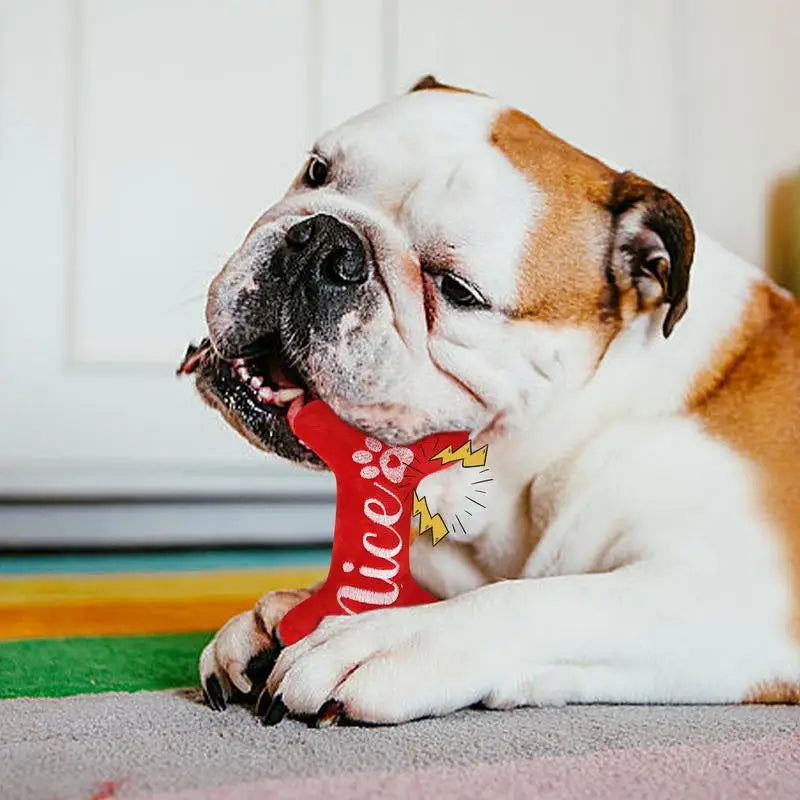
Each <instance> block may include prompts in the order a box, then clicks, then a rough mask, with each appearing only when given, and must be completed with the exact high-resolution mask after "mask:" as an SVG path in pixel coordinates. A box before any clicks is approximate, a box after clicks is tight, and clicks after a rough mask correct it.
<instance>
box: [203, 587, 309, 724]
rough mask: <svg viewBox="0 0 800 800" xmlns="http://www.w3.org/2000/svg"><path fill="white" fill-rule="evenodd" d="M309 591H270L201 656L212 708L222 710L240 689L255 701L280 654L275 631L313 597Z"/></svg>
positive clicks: (231, 622) (227, 626) (228, 624)
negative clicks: (273, 635)
mask: <svg viewBox="0 0 800 800" xmlns="http://www.w3.org/2000/svg"><path fill="white" fill-rule="evenodd" d="M310 594H311V592H310V591H309V590H308V589H297V590H294V591H281V592H269V593H268V594H265V595H264V597H262V598H261V599H260V600H259V601H258V603H256V606H255V608H254V609H251V610H250V611H245V612H243V613H242V614H237V615H236V616H235V617H233V618H232V619H229V620H228V621H227V622H226V623H225V625H223V626H222V628H220V629H219V631H218V632H217V635H216V636H215V637H214V638H213V639H212V640H211V641H210V642H209V643H208V644H207V645H206V647H205V649H204V650H203V652H202V654H201V655H200V683H201V685H202V687H203V696H204V697H205V699H206V702H207V703H208V705H209V706H211V708H213V709H214V710H215V711H220V710H222V709H224V708H225V705H226V703H227V701H228V700H230V699H231V697H232V696H233V695H234V693H235V691H236V690H238V692H240V693H241V694H242V695H244V696H245V697H246V698H251V699H252V698H254V697H255V696H256V693H257V692H258V691H259V690H260V689H261V687H263V686H264V683H265V682H266V680H267V676H268V675H269V673H270V670H271V669H272V667H273V665H274V663H275V659H276V658H277V655H278V649H279V648H278V646H277V643H276V642H275V641H274V639H273V638H272V632H273V631H274V630H275V627H276V626H277V624H278V623H279V622H280V621H281V620H282V619H283V617H284V615H285V614H286V613H287V612H288V611H290V610H291V609H292V608H294V607H295V606H296V605H297V604H298V603H300V602H302V601H303V600H305V599H306V598H307V597H309V596H310Z"/></svg>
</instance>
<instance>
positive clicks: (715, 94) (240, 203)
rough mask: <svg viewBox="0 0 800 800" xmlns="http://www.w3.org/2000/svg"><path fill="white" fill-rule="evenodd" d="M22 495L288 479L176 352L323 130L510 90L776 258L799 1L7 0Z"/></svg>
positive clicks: (1, 170)
mask: <svg viewBox="0 0 800 800" xmlns="http://www.w3.org/2000/svg"><path fill="white" fill-rule="evenodd" d="M0 14H1V15H2V18H1V19H0V235H1V236H2V248H0V259H2V263H0V271H1V273H2V285H1V287H0V381H1V382H2V401H1V402H2V412H3V413H2V414H0V494H2V493H5V494H7V495H8V494H13V495H19V494H25V493H34V494H35V493H39V492H45V493H60V494H72V493H87V492H88V493H93V494H103V493H106V492H115V493H120V492H122V493H124V492H136V493H138V494H145V495H147V494H151V493H160V494H170V493H171V492H180V493H182V494H189V495H191V494H203V493H205V492H208V491H211V490H213V491H214V492H215V493H217V494H219V493H222V494H227V495H236V494H237V493H241V492H247V493H254V492H255V493H259V494H267V495H269V494H270V493H273V494H280V493H283V492H285V491H292V492H300V493H308V492H311V493H317V492H320V491H328V490H329V489H330V483H329V482H328V481H327V479H326V478H325V477H320V476H315V475H309V474H307V473H304V472H300V471H296V470H292V469H290V468H288V467H286V466H283V465H281V464H279V463H277V462H276V461H273V460H271V459H268V458H264V457H263V456H261V455H260V454H257V453H255V452H254V451H251V450H250V449H249V448H248V446H247V445H246V444H245V443H244V442H243V441H241V440H240V439H238V438H237V437H236V436H235V435H233V434H232V433H231V432H230V431H228V430H227V429H226V428H225V426H224V424H223V423H222V422H221V421H220V420H219V419H217V418H216V417H215V415H213V414H212V413H211V412H209V411H208V410H207V409H205V408H204V407H203V406H202V404H201V403H200V402H199V400H197V399H196V398H195V397H194V396H193V393H192V391H191V389H190V386H189V385H188V384H187V383H186V382H182V383H181V382H177V381H176V380H175V379H174V377H173V376H172V371H171V368H172V367H173V366H174V365H175V363H176V362H177V360H178V359H179V358H180V356H181V354H182V351H183V348H184V346H185V344H186V342H187V341H188V340H189V339H190V338H198V337H199V336H200V335H202V332H203V331H202V329H203V319H202V308H203V295H204V292H205V289H206V286H207V283H208V280H209V279H210V277H211V276H212V275H213V273H214V271H215V270H216V269H217V268H218V266H219V264H220V263H221V262H222V261H224V259H225V258H226V257H227V255H228V254H229V253H230V252H231V251H232V250H233V249H234V248H235V247H236V246H237V244H238V242H239V241H240V239H241V238H242V236H243V235H244V233H245V232H246V230H247V229H248V227H249V226H250V224H251V222H252V221H253V220H254V219H255V218H256V217H257V216H258V214H259V213H260V212H261V211H262V210H263V209H264V208H266V207H267V206H268V205H269V204H270V203H271V202H272V201H273V200H274V199H275V198H277V197H278V196H279V195H280V193H281V192H282V191H283V190H284V188H285V186H286V185H287V183H288V182H289V180H290V179H291V177H292V175H293V174H294V173H295V172H296V171H297V169H298V168H299V166H300V164H301V162H302V160H303V157H304V153H305V151H306V150H307V148H308V146H309V145H310V144H311V142H312V140H313V138H314V136H315V135H316V133H318V132H319V131H320V130H321V129H323V128H326V127H329V126H331V125H334V124H335V123H337V122H338V121H340V120H341V119H344V118H346V117H347V116H349V115H350V114H352V113H355V112H357V111H359V110H361V109H363V108H366V107H368V106H370V105H372V104H374V103H376V102H378V101H380V100H381V99H382V98H383V97H386V96H388V95H390V94H392V93H395V92H398V91H401V90H403V89H405V88H406V87H407V86H408V85H410V84H411V83H412V82H413V81H414V80H415V79H416V78H417V77H419V76H420V75H421V74H424V73H428V72H434V73H435V74H437V75H438V76H439V77H440V78H441V79H443V80H446V81H449V82H453V83H456V84H461V85H466V86H471V87H474V88H477V89H481V90H484V91H487V92H490V93H493V94H498V95H500V96H502V97H504V98H506V99H508V100H509V101H510V102H512V103H514V104H516V105H518V106H520V107H522V108H523V109H525V110H526V111H528V112H530V113H531V114H532V115H534V116H536V117H537V118H538V119H539V120H540V121H541V122H542V123H543V124H545V125H546V126H548V127H550V128H552V129H553V130H554V131H556V132H557V133H560V134H561V135H563V136H565V137H566V138H568V139H570V140H572V141H574V142H576V143H578V144H580V145H581V146H583V147H584V148H586V149H588V150H590V151H592V152H595V153H597V154H599V155H603V156H605V157H607V158H609V159H611V160H613V161H614V162H615V163H616V164H617V165H619V166H625V167H630V168H633V169H636V170H638V171H641V172H642V173H643V174H645V175H647V176H649V177H652V178H653V179H655V180H657V181H658V182H661V183H663V184H665V185H667V186H668V187H670V188H672V189H673V190H675V191H676V192H677V194H678V195H679V196H680V197H681V198H682V199H684V200H685V202H686V203H687V205H688V206H689V208H690V210H691V211H692V212H693V214H694V216H695V219H696V220H697V221H698V223H699V224H700V225H701V226H702V227H705V228H706V229H708V230H709V232H711V233H713V234H715V235H717V236H718V237H719V238H720V239H721V240H722V241H723V243H725V244H727V245H728V246H729V247H731V248H732V249H734V250H736V251H737V252H739V253H741V254H743V255H744V256H746V257H748V258H750V259H752V260H760V258H761V253H762V249H763V233H762V231H763V230H764V224H763V208H764V205H765V198H766V196H767V193H768V190H769V187H770V184H771V181H773V180H774V178H775V177H776V176H777V175H778V174H779V173H780V172H781V171H783V170H787V169H791V168H796V167H797V166H798V165H800V103H798V102H797V97H798V91H797V76H798V75H800V3H798V2H797V0H761V1H760V2H758V3H754V2H749V1H748V0H735V1H734V0H673V2H667V3H664V2H656V0H563V2H559V3H553V2H552V1H551V0H547V1H545V0H435V1H433V0H231V1H230V2H228V1H227V0H226V2H224V3H222V2H215V1H214V0H193V1H192V2H190V1H189V0H182V1H179V0H137V2H130V0H80V1H78V0H35V1H33V0H31V1H30V2H28V1H26V0H0Z"/></svg>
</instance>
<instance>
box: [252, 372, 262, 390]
mask: <svg viewBox="0 0 800 800" xmlns="http://www.w3.org/2000/svg"><path fill="white" fill-rule="evenodd" d="M250 385H251V386H252V387H253V388H254V389H260V388H261V387H262V386H263V385H264V379H263V378H262V377H261V376H260V375H254V376H253V377H252V378H250Z"/></svg>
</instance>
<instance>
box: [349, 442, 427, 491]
mask: <svg viewBox="0 0 800 800" xmlns="http://www.w3.org/2000/svg"><path fill="white" fill-rule="evenodd" d="M364 447H365V448H366V449H365V450H356V452H355V453H353V461H355V462H356V464H363V465H364V466H363V467H361V471H360V472H359V475H361V477H362V478H365V479H366V480H369V481H371V480H372V479H373V478H377V477H378V475H380V474H381V473H383V476H384V477H385V478H386V479H387V480H389V481H391V482H392V483H400V481H402V480H403V476H404V475H405V472H406V467H407V466H408V465H409V464H410V463H411V462H412V461H413V460H414V453H413V452H412V451H411V450H410V449H409V448H408V447H388V448H387V449H386V450H384V449H383V442H381V441H380V440H379V439H375V438H374V437H372V436H367V438H366V439H364ZM378 453H380V457H379V458H378V464H379V465H380V468H379V467H377V466H375V464H373V463H372V462H373V460H374V459H375V458H376V457H377V456H378Z"/></svg>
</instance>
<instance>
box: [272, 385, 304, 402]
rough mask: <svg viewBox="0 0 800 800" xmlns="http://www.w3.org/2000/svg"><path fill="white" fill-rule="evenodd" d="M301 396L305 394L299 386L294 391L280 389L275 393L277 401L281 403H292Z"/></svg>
mask: <svg viewBox="0 0 800 800" xmlns="http://www.w3.org/2000/svg"><path fill="white" fill-rule="evenodd" d="M301 394H303V390H302V389H301V388H300V387H299V386H295V387H294V388H293V389H279V390H278V391H277V392H275V399H276V400H277V401H278V402H279V403H290V402H291V401H292V400H294V399H295V397H300V395H301Z"/></svg>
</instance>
